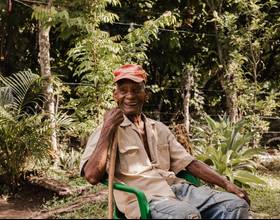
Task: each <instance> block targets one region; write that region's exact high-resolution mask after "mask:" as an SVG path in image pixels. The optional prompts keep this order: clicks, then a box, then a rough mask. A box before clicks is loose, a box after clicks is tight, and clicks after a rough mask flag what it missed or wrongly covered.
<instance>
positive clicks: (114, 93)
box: [113, 88, 117, 102]
mask: <svg viewBox="0 0 280 220" xmlns="http://www.w3.org/2000/svg"><path fill="white" fill-rule="evenodd" d="M113 98H114V100H115V102H117V95H116V88H114V90H113Z"/></svg>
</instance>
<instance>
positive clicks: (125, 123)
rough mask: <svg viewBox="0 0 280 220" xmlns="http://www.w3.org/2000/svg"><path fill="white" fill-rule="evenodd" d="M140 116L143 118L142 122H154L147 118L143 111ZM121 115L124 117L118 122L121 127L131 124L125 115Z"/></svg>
mask: <svg viewBox="0 0 280 220" xmlns="http://www.w3.org/2000/svg"><path fill="white" fill-rule="evenodd" d="M142 116H143V118H144V123H150V124H155V122H154V121H153V120H150V119H149V118H147V117H146V115H145V114H144V113H142ZM123 117H124V120H123V122H122V123H121V124H120V126H121V127H127V126H130V125H132V124H133V123H132V121H130V120H129V119H128V117H127V116H126V115H123Z"/></svg>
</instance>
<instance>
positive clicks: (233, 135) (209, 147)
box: [193, 116, 265, 186]
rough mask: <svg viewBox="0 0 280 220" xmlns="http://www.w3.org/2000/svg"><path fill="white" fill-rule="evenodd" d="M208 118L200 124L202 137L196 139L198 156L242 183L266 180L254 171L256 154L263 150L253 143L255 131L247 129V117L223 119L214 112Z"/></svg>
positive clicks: (200, 135)
mask: <svg viewBox="0 0 280 220" xmlns="http://www.w3.org/2000/svg"><path fill="white" fill-rule="evenodd" d="M205 119H206V121H207V125H206V126H205V127H204V128H201V127H196V131H197V136H198V137H197V138H195V139H194V140H193V141H194V142H196V144H195V146H196V148H195V154H196V156H197V158H198V159H200V160H202V161H204V162H205V163H207V164H208V165H210V166H213V168H214V169H215V170H216V171H217V172H218V173H220V174H222V175H224V176H226V177H227V178H228V179H229V180H230V181H232V182H235V183H237V184H238V185H242V184H244V185H249V186H251V185H252V184H265V182H264V181H263V180H261V179H260V178H259V177H257V176H255V175H254V172H255V168H256V164H255V163H254V161H253V160H252V158H253V157H254V156H255V155H256V154H259V153H261V152H262V151H263V150H262V149H260V148H250V147H249V143H250V140H251V139H252V137H253V135H252V134H251V133H249V132H246V133H245V130H244V129H243V126H244V124H245V123H246V120H241V121H239V122H238V123H236V124H233V123H232V122H230V121H229V120H228V119H227V118H221V117H220V121H219V122H216V121H215V120H213V119H212V118H211V117H210V116H206V117H205ZM242 132H243V133H242Z"/></svg>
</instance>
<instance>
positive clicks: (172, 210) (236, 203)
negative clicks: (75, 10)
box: [150, 183, 249, 219]
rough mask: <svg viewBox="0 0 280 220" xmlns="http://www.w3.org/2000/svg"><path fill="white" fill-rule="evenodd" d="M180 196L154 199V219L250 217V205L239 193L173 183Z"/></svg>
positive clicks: (176, 193)
mask: <svg viewBox="0 0 280 220" xmlns="http://www.w3.org/2000/svg"><path fill="white" fill-rule="evenodd" d="M171 188H172V190H173V192H174V193H175V195H176V197H177V199H173V198H163V199H152V200H151V201H150V209H151V215H152V218H153V219H200V218H206V219H248V218H249V205H248V203H247V202H246V201H245V200H244V199H241V198H239V197H238V196H236V195H235V194H232V193H228V192H219V191H216V190H213V189H211V188H210V187H208V186H200V187H196V186H193V185H191V184H188V183H184V184H176V185H173V186H171Z"/></svg>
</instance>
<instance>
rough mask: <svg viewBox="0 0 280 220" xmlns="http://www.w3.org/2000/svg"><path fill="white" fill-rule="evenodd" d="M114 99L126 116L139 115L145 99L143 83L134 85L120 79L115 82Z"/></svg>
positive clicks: (134, 83)
mask: <svg viewBox="0 0 280 220" xmlns="http://www.w3.org/2000/svg"><path fill="white" fill-rule="evenodd" d="M114 99H115V101H116V102H117V103H118V106H119V107H120V109H121V110H122V112H123V113H124V114H125V115H126V116H136V115H139V114H141V112H142V108H143V104H144V102H145V100H146V99H147V93H146V91H145V84H144V83H143V82H141V83H136V82H134V81H132V80H129V79H122V80H120V81H118V82H117V86H116V89H115V91H114Z"/></svg>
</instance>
